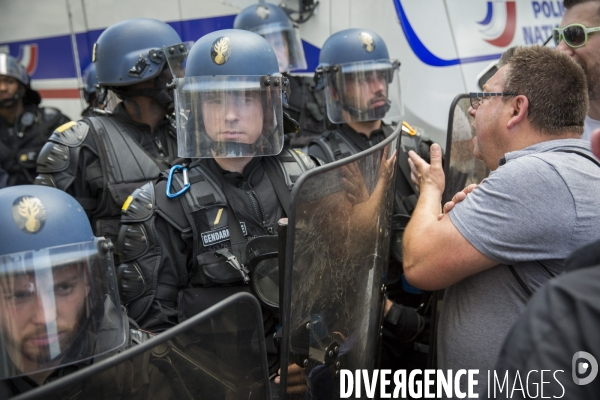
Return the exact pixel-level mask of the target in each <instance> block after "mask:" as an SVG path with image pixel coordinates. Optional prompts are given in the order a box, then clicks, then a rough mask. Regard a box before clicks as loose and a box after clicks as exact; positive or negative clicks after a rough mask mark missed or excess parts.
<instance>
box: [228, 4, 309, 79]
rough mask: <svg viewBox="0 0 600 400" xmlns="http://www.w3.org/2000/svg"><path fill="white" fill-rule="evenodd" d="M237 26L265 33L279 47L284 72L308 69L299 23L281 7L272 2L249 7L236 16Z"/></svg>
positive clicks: (235, 24) (276, 51)
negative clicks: (296, 23)
mask: <svg viewBox="0 0 600 400" xmlns="http://www.w3.org/2000/svg"><path fill="white" fill-rule="evenodd" d="M233 27H234V28H235V29H243V30H246V31H251V32H254V33H258V34H259V35H261V36H262V37H264V38H265V39H266V40H267V41H268V42H269V44H270V45H271V46H273V49H274V50H275V53H276V56H277V60H278V62H279V71H280V72H286V71H293V70H297V69H306V57H305V56H304V48H303V47H302V40H301V39H300V33H299V31H298V27H297V26H295V25H294V24H293V23H292V21H291V20H290V19H289V18H288V16H287V14H286V13H285V12H284V11H283V10H282V9H281V8H280V7H278V6H276V5H274V4H270V3H260V4H254V5H252V6H249V7H246V8H244V9H243V10H242V11H241V12H240V13H239V14H238V15H237V16H236V17H235V20H234V21H233Z"/></svg>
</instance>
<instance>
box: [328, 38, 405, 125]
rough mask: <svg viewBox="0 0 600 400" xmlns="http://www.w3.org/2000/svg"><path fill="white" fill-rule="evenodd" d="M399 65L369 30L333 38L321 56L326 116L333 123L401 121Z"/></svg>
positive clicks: (329, 40)
mask: <svg viewBox="0 0 600 400" xmlns="http://www.w3.org/2000/svg"><path fill="white" fill-rule="evenodd" d="M399 69H400V63H399V62H398V61H393V60H390V56H389V53H388V49H387V46H386V44H385V42H384V41H383V39H382V38H381V36H379V35H378V34H377V33H375V32H373V31H370V30H368V29H346V30H343V31H340V32H337V33H334V34H333V35H331V36H330V37H329V38H328V39H327V40H326V41H325V43H324V44H323V47H322V49H321V53H320V55H319V67H318V68H317V77H320V78H321V79H322V80H323V84H324V86H325V98H326V102H327V115H328V117H329V119H330V120H331V121H332V122H334V123H347V122H355V121H357V122H359V121H374V120H380V119H384V118H386V119H398V118H400V117H401V116H402V113H403V108H402V97H401V92H400V79H399V76H398V74H399Z"/></svg>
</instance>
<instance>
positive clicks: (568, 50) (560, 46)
mask: <svg viewBox="0 0 600 400" xmlns="http://www.w3.org/2000/svg"><path fill="white" fill-rule="evenodd" d="M556 50H558V51H562V52H563V53H566V54H567V55H569V56H571V57H573V55H574V54H575V52H574V51H573V48H571V46H569V45H568V44H567V43H566V42H565V40H564V39H563V40H561V41H560V43H559V44H558V46H556Z"/></svg>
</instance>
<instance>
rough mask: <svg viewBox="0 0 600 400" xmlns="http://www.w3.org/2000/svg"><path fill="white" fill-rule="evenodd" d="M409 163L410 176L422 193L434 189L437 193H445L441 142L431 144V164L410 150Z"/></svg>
mask: <svg viewBox="0 0 600 400" xmlns="http://www.w3.org/2000/svg"><path fill="white" fill-rule="evenodd" d="M408 157H409V159H408V164H409V165H410V170H411V173H410V177H411V180H412V181H413V183H414V184H415V185H416V186H417V188H418V190H419V192H420V193H423V192H424V191H434V192H435V193H436V195H440V196H441V194H442V193H444V187H445V186H446V178H445V175H444V168H443V167H442V148H441V147H440V145H439V144H437V143H434V144H432V145H431V164H428V163H427V161H425V160H423V159H422V158H421V157H420V156H419V155H418V154H417V153H415V152H414V151H412V150H411V151H409V152H408Z"/></svg>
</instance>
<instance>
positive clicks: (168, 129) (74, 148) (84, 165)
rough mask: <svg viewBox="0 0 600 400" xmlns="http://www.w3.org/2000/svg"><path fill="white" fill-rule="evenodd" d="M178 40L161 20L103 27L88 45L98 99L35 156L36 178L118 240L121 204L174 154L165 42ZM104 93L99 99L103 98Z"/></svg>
mask: <svg viewBox="0 0 600 400" xmlns="http://www.w3.org/2000/svg"><path fill="white" fill-rule="evenodd" d="M174 45H177V47H178V48H179V47H181V46H184V45H183V43H181V38H180V37H179V35H178V34H177V32H176V31H175V30H174V29H173V28H172V27H170V26H169V25H167V24H166V23H164V22H162V21H158V20H155V19H150V18H137V19H130V20H126V21H122V22H119V23H117V24H114V25H112V26H110V27H108V28H107V29H106V30H105V31H104V32H102V34H101V35H100V37H99V38H98V41H97V42H96V43H95V44H94V50H93V54H92V61H93V63H94V64H95V66H96V75H97V78H98V84H99V86H100V89H99V90H98V93H97V95H98V97H99V99H100V100H101V101H100V103H104V102H105V100H106V97H107V94H108V96H112V97H113V98H114V97H118V98H119V99H120V100H122V101H121V102H119V103H118V104H117V105H116V106H115V107H114V109H113V110H112V112H108V111H102V110H98V111H97V112H95V113H94V115H92V116H88V117H86V118H84V119H82V120H81V121H79V122H70V123H67V124H65V125H62V126H60V127H59V128H57V129H56V130H55V131H54V133H53V134H52V136H51V137H50V140H49V142H48V143H46V145H45V146H44V148H43V149H42V151H41V152H40V156H39V158H38V160H37V172H38V176H37V178H36V180H35V184H38V185H44V186H50V187H55V188H58V189H61V190H64V191H66V192H67V193H69V194H70V195H72V196H73V197H75V198H76V199H77V201H79V203H80V204H81V205H82V207H83V208H84V210H85V211H86V213H87V215H88V216H89V218H90V221H91V222H92V227H93V229H94V233H95V234H96V235H98V236H104V237H107V238H110V239H111V240H112V241H113V243H116V239H117V233H118V229H119V228H118V226H119V221H120V216H121V206H122V205H123V202H124V201H125V200H126V199H127V196H129V194H131V192H132V191H133V190H134V189H135V188H136V187H138V186H141V185H143V184H144V183H146V182H148V181H151V180H153V179H155V178H157V177H158V175H159V173H160V171H162V170H164V169H166V168H169V167H170V166H171V162H172V161H173V160H174V159H175V158H176V157H177V154H176V153H177V142H176V135H175V128H174V127H173V121H172V119H171V118H169V115H170V114H171V113H172V112H173V98H172V93H171V91H170V90H169V89H167V87H166V85H167V84H168V83H170V82H171V80H172V79H173V76H172V75H171V71H170V69H169V66H168V65H167V61H166V57H165V55H164V53H163V50H162V49H163V47H164V46H174ZM103 98H104V99H103Z"/></svg>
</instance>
